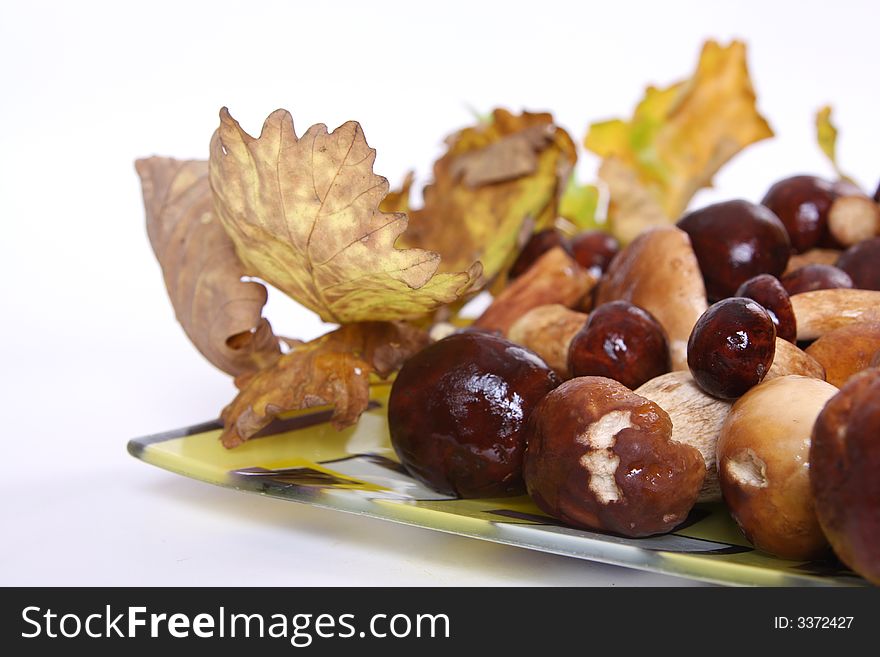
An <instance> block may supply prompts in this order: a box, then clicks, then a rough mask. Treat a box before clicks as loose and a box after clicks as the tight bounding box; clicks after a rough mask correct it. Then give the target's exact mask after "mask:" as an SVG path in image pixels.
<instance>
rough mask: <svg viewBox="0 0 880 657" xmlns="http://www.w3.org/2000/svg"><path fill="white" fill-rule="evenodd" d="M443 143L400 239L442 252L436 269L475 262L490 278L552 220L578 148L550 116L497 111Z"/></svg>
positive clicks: (503, 267) (446, 268)
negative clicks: (443, 148)
mask: <svg viewBox="0 0 880 657" xmlns="http://www.w3.org/2000/svg"><path fill="white" fill-rule="evenodd" d="M447 144H448V150H447V152H446V153H445V154H444V155H443V157H441V158H440V159H439V160H438V161H437V162H436V163H435V164H434V172H433V173H434V181H433V183H432V184H430V185H428V186H427V187H426V188H425V190H424V199H425V200H424V205H423V207H422V208H420V209H418V210H413V211H411V212H410V227H409V230H408V231H407V232H406V234H405V235H404V236H403V238H402V240H401V241H402V242H403V243H404V244H406V245H408V246H412V247H420V248H423V249H431V250H432V251H437V252H438V253H440V255H441V256H442V260H441V265H440V268H441V270H442V271H447V270H449V271H456V270H459V269H461V268H463V267H464V266H466V265H465V263H468V262H473V261H474V260H479V261H480V262H481V264H482V266H483V277H484V281H491V280H492V279H494V278H495V277H496V276H497V275H498V274H499V273H502V272H503V271H504V270H505V269H506V267H507V266H509V265H510V263H511V262H512V260H513V258H514V257H515V256H516V251H517V249H518V247H519V246H521V242H522V241H523V240H524V238H525V237H527V236H528V234H529V233H531V232H532V230H534V229H536V228H543V227H546V226H549V225H550V224H551V223H552V222H553V221H554V219H555V218H556V214H557V210H558V203H559V198H560V196H561V194H562V190H563V188H564V185H565V184H566V182H567V180H568V176H569V173H570V171H571V169H572V167H573V166H574V164H575V162H576V160H577V153H576V149H575V146H574V143H573V142H572V140H571V138H570V137H569V136H568V133H566V132H565V131H564V130H563V129H561V128H559V127H557V126H556V125H555V124H554V123H553V117H552V116H551V115H550V114H533V113H529V112H524V113H523V114H518V115H517V114H512V113H510V112H508V111H506V110H503V109H496V110H495V111H493V112H492V119H491V121H489V122H486V121H481V122H479V123H478V124H477V125H474V126H472V127H468V128H465V129H463V130H461V131H459V132H458V133H456V134H454V135H452V136H451V137H450V138H449V139H448V140H447Z"/></svg>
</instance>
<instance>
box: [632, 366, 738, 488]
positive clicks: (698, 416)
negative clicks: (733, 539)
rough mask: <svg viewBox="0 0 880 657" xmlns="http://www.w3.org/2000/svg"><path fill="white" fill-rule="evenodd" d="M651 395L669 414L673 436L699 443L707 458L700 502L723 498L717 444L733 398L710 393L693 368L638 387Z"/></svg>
mask: <svg viewBox="0 0 880 657" xmlns="http://www.w3.org/2000/svg"><path fill="white" fill-rule="evenodd" d="M634 392H635V393H636V394H637V395H641V396H642V397H645V398H646V399H650V400H651V401H652V402H654V403H655V404H657V405H658V406H659V407H660V408H662V409H663V410H664V411H666V412H667V413H668V414H669V419H670V420H672V440H674V441H675V442H679V443H684V444H686V445H690V446H691V447H695V448H696V449H698V450H699V451H700V454H702V455H703V460H704V461H705V462H706V478H705V479H704V480H703V486H702V488H701V489H700V496H699V497H698V498H697V501H698V502H715V501H718V500H720V499H721V488H720V485H719V483H718V472H717V469H716V464H715V446H716V443H717V442H718V435H719V434H720V433H721V426H722V425H723V424H724V419H725V418H726V417H727V414H728V412H730V407H731V405H732V404H733V402H732V401H727V400H724V399H716V398H715V397H712V396H711V395H707V394H706V393H705V392H703V391H702V389H700V387H699V386H698V385H697V384H696V383H695V382H694V379H693V377H692V376H691V374H690V372H681V371H680V372H669V373H668V374H663V375H662V376H658V377H656V378H653V379H651V380H650V381H648V382H647V383H645V384H643V385H642V386H640V387H638V388H636V390H635V391H634Z"/></svg>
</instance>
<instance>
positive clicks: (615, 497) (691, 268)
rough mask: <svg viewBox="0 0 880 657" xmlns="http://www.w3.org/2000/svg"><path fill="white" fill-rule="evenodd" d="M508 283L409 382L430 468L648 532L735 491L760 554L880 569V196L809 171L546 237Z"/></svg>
mask: <svg viewBox="0 0 880 657" xmlns="http://www.w3.org/2000/svg"><path fill="white" fill-rule="evenodd" d="M508 281H509V282H508V284H507V285H506V287H504V288H503V289H502V290H501V291H500V292H499V293H498V294H496V296H495V297H494V299H493V301H492V303H491V304H490V305H489V307H488V308H487V309H486V310H485V312H484V313H483V314H482V315H481V316H480V317H479V318H478V319H477V320H476V321H475V322H474V323H473V325H472V326H471V327H469V328H467V329H462V330H459V331H456V332H455V333H453V334H452V335H450V336H448V337H444V338H443V339H441V340H439V341H438V342H436V343H435V344H433V345H432V346H430V347H428V348H427V349H426V350H425V351H424V352H422V354H419V355H417V356H416V357H414V358H413V359H411V360H410V361H409V362H408V363H407V364H406V365H405V366H404V367H403V369H402V370H401V372H400V375H399V376H398V378H397V380H396V381H395V383H394V386H393V388H392V393H391V400H390V410H389V416H390V422H389V424H390V432H391V439H392V444H393V445H394V447H395V449H396V450H397V453H398V455H399V456H400V458H401V461H402V462H403V464H404V465H405V466H406V467H407V468H408V470H409V471H410V472H411V473H412V474H413V475H414V476H415V477H417V478H419V479H421V480H422V481H424V482H425V483H427V484H428V485H431V486H433V487H435V488H437V489H438V490H443V491H444V492H451V493H454V494H458V495H460V496H465V497H471V496H490V495H491V496H495V495H502V494H515V493H519V492H522V491H523V489H525V490H526V491H527V492H528V493H529V494H530V495H531V497H532V499H533V500H534V502H535V503H536V504H537V505H538V506H539V507H540V508H541V509H542V510H543V511H545V512H546V513H548V514H549V515H551V516H554V517H556V518H558V519H560V520H562V521H564V522H566V523H568V524H570V525H572V526H575V527H582V528H587V529H591V530H599V531H606V532H611V533H615V534H619V535H624V536H631V537H638V536H646V535H651V534H657V533H662V532H668V531H671V530H673V529H674V528H675V527H676V526H677V525H679V524H680V523H681V522H683V521H684V520H685V518H686V517H687V515H688V513H689V512H690V510H691V508H692V507H693V505H694V504H696V503H697V502H717V501H722V500H723V502H724V503H725V504H726V505H727V507H728V509H729V510H730V513H731V515H732V517H733V518H734V519H735V520H736V522H737V523H738V524H739V526H740V527H741V529H742V531H743V533H744V534H745V536H746V537H747V538H748V539H749V540H750V541H751V542H752V543H753V544H754V545H755V546H756V548H758V549H761V550H764V551H766V552H768V553H771V554H774V555H777V556H779V557H782V558H787V559H795V560H811V559H815V558H821V557H824V556H826V555H829V554H831V551H832V550H833V552H834V553H835V554H836V555H837V556H838V557H839V558H840V559H841V560H842V561H844V562H845V563H846V564H847V565H848V566H850V567H852V568H853V569H854V570H856V571H858V572H859V573H861V574H863V575H864V576H865V577H866V578H868V579H870V580H871V581H873V582H875V583H880V540H878V539H880V488H878V486H880V483H878V482H880V205H878V203H877V202H876V201H875V200H874V199H872V198H869V197H868V196H867V195H866V194H864V193H863V192H862V191H861V190H859V189H857V188H855V187H854V186H853V185H852V184H850V183H832V182H829V181H824V180H821V179H819V178H815V177H812V176H795V177H791V178H787V179H785V180H782V181H780V182H778V183H776V184H775V185H773V186H772V187H771V188H770V190H769V191H768V192H767V194H766V196H765V197H764V199H763V200H762V202H761V203H760V204H754V203H750V202H748V201H744V200H734V201H728V202H724V203H717V204H714V205H710V206H707V207H704V208H701V209H698V210H696V211H693V212H690V213H689V214H686V215H685V216H684V217H682V218H681V219H680V220H679V222H678V223H677V224H676V225H675V226H667V227H657V228H653V229H651V230H649V231H647V232H644V233H642V234H641V235H639V236H638V237H636V238H635V239H634V240H633V241H632V242H630V243H629V244H627V245H625V246H623V247H621V246H620V245H619V244H617V242H616V241H614V240H613V239H612V238H610V237H609V236H608V235H606V234H605V233H602V232H597V231H592V232H589V233H584V234H581V235H577V236H574V237H567V236H566V235H565V234H564V233H563V232H560V231H559V230H557V229H551V230H545V231H541V232H539V233H536V234H535V235H534V236H533V237H532V238H531V240H530V241H529V242H528V243H527V244H526V245H525V247H524V248H523V249H522V251H521V253H520V256H519V258H518V259H517V260H516V262H515V263H514V265H513V267H512V269H511V271H510V274H509V277H508ZM505 359H509V361H505Z"/></svg>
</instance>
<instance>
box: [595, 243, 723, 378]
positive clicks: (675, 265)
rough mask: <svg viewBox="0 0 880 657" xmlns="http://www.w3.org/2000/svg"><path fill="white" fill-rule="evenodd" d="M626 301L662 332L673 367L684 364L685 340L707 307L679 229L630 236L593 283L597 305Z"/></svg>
mask: <svg viewBox="0 0 880 657" xmlns="http://www.w3.org/2000/svg"><path fill="white" fill-rule="evenodd" d="M618 300H623V301H629V302H630V303H632V304H634V305H636V306H638V307H639V308H643V309H645V310H646V311H648V312H649V313H650V314H651V315H652V316H653V317H654V318H655V319H656V320H657V321H658V322H659V323H660V325H661V326H662V327H663V329H664V330H665V331H666V338H667V340H668V341H669V354H670V358H671V360H672V369H674V370H686V369H687V341H688V337H690V334H691V329H692V328H693V327H694V324H696V322H697V320H698V319H699V318H700V315H702V314H703V313H704V312H705V310H706V308H707V306H708V303H707V301H706V287H705V286H704V284H703V276H702V274H701V273H700V267H699V265H698V264H697V257H696V255H694V250H693V248H691V242H690V238H689V237H688V236H687V233H685V232H684V231H683V230H679V229H678V228H674V227H672V226H666V227H661V228H654V229H652V230H649V231H646V232H644V233H642V234H641V235H639V236H638V237H637V238H636V239H634V240H633V241H632V242H631V243H630V244H629V245H628V246H626V247H625V248H624V249H623V250H622V251H621V252H620V253H618V254H617V256H615V258H614V260H612V261H611V264H610V265H609V267H608V271H607V272H606V273H605V275H604V276H603V277H602V279H601V280H600V281H599V285H598V286H597V288H596V306H600V305H601V304H603V303H607V302H609V301H618Z"/></svg>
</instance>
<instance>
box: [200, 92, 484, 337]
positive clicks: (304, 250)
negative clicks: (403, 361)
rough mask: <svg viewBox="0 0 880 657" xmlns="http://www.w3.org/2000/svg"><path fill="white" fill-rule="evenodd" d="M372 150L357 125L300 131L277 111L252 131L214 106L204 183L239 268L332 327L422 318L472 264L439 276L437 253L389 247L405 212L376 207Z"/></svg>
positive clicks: (381, 190) (459, 285)
mask: <svg viewBox="0 0 880 657" xmlns="http://www.w3.org/2000/svg"><path fill="white" fill-rule="evenodd" d="M375 155H376V152H375V151H374V150H373V149H372V148H370V147H369V146H368V145H367V141H366V139H365V137H364V133H363V131H362V130H361V127H360V125H358V124H357V123H355V122H351V121H350V122H348V123H345V124H343V125H342V126H340V127H339V128H337V129H336V130H334V131H333V132H332V133H328V132H327V128H326V126H324V125H322V124H319V125H315V126H312V127H311V128H309V129H308V130H307V131H306V132H305V134H303V136H302V137H301V138H299V137H297V135H296V132H295V131H294V126H293V119H292V118H291V116H290V114H289V113H288V112H287V111H285V110H277V111H275V112H273V113H272V114H270V115H269V117H268V118H267V119H266V121H265V123H264V124H263V129H262V132H261V133H260V136H259V137H258V138H254V137H251V136H250V135H248V134H247V133H246V132H245V131H244V130H242V128H241V126H240V125H239V124H238V122H237V121H235V120H234V119H233V118H232V117H231V116H230V115H229V112H228V111H227V110H226V108H224V109H223V110H221V112H220V127H219V128H218V129H217V131H216V132H215V133H214V136H213V137H212V139H211V157H210V180H211V188H212V190H213V192H214V200H215V207H216V210H217V215H218V216H219V218H220V220H221V221H222V222H223V226H224V227H225V228H226V232H227V233H228V234H229V236H230V238H231V239H232V241H233V243H234V244H235V249H236V253H237V254H238V257H239V258H240V259H241V261H242V262H243V263H244V265H245V267H246V268H247V273H248V274H250V275H251V276H257V277H259V278H261V279H263V280H265V281H267V282H268V283H271V284H272V285H274V286H275V287H277V288H279V289H280V290H282V291H283V292H285V293H287V294H288V295H290V296H291V297H293V298H294V299H295V300H297V301H298V302H300V303H301V304H303V305H304V306H306V307H308V308H310V309H311V310H313V311H315V312H316V313H318V315H320V316H321V318H322V319H324V320H325V321H329V322H335V323H339V324H345V323H350V322H358V321H367V320H395V319H405V318H415V317H420V316H423V315H425V314H426V313H429V312H431V311H432V310H434V309H435V308H437V307H439V306H441V305H444V304H448V303H451V302H452V301H455V300H456V299H458V298H459V297H460V296H462V295H463V294H464V293H465V292H467V291H468V290H469V288H470V287H471V286H472V285H473V283H474V282H475V281H476V280H477V278H478V277H479V274H480V265H479V263H477V262H475V261H474V260H472V261H471V262H469V263H467V265H465V266H464V267H462V268H461V269H460V270H458V271H455V272H444V273H438V271H437V270H438V267H439V265H440V255H439V254H437V253H436V252H433V251H428V250H425V249H412V248H411V249H399V248H397V247H396V246H395V242H396V241H397V240H398V238H399V237H400V236H401V234H402V233H403V232H404V231H405V230H406V227H407V218H406V215H405V214H402V213H384V212H382V211H381V210H379V204H380V203H381V201H382V199H383V198H385V195H386V194H387V193H388V181H387V180H386V179H385V178H383V177H381V176H378V175H376V174H375V173H373V162H374V160H375Z"/></svg>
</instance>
